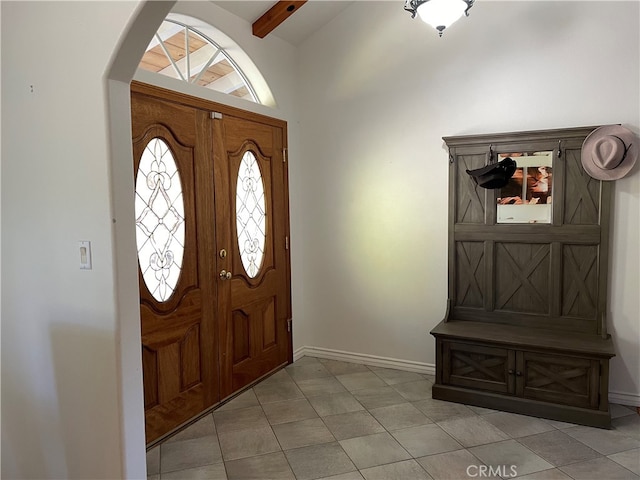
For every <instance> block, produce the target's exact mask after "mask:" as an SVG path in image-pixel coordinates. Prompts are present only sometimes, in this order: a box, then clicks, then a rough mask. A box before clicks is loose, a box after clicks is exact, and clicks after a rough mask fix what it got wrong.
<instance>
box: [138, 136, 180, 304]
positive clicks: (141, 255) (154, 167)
mask: <svg viewBox="0 0 640 480" xmlns="http://www.w3.org/2000/svg"><path fill="white" fill-rule="evenodd" d="M135 197H136V198H135V214H136V243H137V247H138V262H139V264H140V271H141V272H142V278H143V279H144V283H145V285H146V286H147V288H148V289H149V292H150V293H151V295H152V296H153V298H155V299H156V300H158V301H160V302H164V301H166V300H168V299H169V298H170V297H171V295H172V294H173V292H174V290H175V288H176V285H177V284H178V279H179V278H180V272H181V270H182V259H183V256H184V243H185V242H184V239H185V213H184V200H183V195H182V184H181V181H180V173H179V172H178V166H177V165H176V162H175V160H174V158H173V155H172V153H171V149H170V148H169V146H168V145H167V144H166V142H164V141H163V140H162V139H161V138H158V137H156V138H153V139H152V140H151V141H150V142H149V143H148V144H147V146H146V147H145V149H144V152H143V153H142V158H141V160H140V165H139V167H138V172H137V175H136V191H135Z"/></svg>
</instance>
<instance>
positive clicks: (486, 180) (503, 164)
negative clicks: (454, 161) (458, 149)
mask: <svg viewBox="0 0 640 480" xmlns="http://www.w3.org/2000/svg"><path fill="white" fill-rule="evenodd" d="M516 168H517V165H516V162H515V161H514V160H513V159H511V158H509V157H507V158H505V159H504V160H501V161H500V162H498V163H490V164H489V165H486V166H484V167H481V168H476V169H475V170H467V173H468V174H469V175H470V176H471V178H473V180H474V181H475V182H476V183H477V184H478V185H479V186H480V187H482V188H487V189H491V190H494V189H496V188H502V187H504V186H506V185H507V184H508V183H509V179H510V178H511V177H512V176H513V174H514V173H515V172H516Z"/></svg>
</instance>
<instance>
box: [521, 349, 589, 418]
mask: <svg viewBox="0 0 640 480" xmlns="http://www.w3.org/2000/svg"><path fill="white" fill-rule="evenodd" d="M517 363H518V366H517V368H518V369H520V370H519V371H521V373H522V375H521V376H519V377H518V385H517V390H518V394H519V395H521V396H523V397H525V398H532V399H535V400H542V401H547V402H553V403H562V404H565V405H574V406H576V407H584V408H598V390H599V387H600V385H599V382H600V363H599V362H598V361H597V360H592V359H589V358H580V357H568V356H561V355H548V354H542V353H531V352H518V362H517Z"/></svg>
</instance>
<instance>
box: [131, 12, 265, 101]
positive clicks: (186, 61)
mask: <svg viewBox="0 0 640 480" xmlns="http://www.w3.org/2000/svg"><path fill="white" fill-rule="evenodd" d="M139 67H140V68H142V69H144V70H148V71H151V72H155V73H160V74H162V75H167V76H169V77H173V78H177V79H180V80H183V81H185V82H189V83H193V84H196V85H200V86H202V87H205V88H210V89H212V90H216V91H218V92H223V93H227V94H229V95H234V96H236V97H240V98H244V99H246V100H250V101H252V102H257V103H259V100H258V96H257V95H256V92H255V90H254V89H253V87H252V86H251V84H250V83H249V80H248V79H247V77H246V75H245V74H244V73H243V72H242V70H240V67H238V65H237V63H236V62H234V61H233V59H232V58H231V57H230V56H229V54H228V53H227V52H225V50H224V49H223V48H222V47H220V46H219V45H218V44H217V43H215V42H214V41H213V40H211V39H210V38H208V37H207V36H206V35H204V34H203V33H201V32H199V31H197V30H195V29H194V28H192V27H190V26H188V25H184V24H182V23H180V22H176V21H175V20H168V19H167V20H165V21H164V22H162V25H160V28H159V29H158V31H157V32H156V34H155V36H154V37H153V39H152V40H151V43H149V46H148V47H147V51H146V52H145V54H144V56H143V57H142V60H141V61H140V64H139Z"/></svg>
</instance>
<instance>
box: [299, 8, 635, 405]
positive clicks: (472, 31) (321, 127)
mask: <svg viewBox="0 0 640 480" xmlns="http://www.w3.org/2000/svg"><path fill="white" fill-rule="evenodd" d="M639 8H640V4H638V3H637V2H626V3H617V2H582V3H580V5H579V7H577V6H576V4H575V3H574V2H488V1H482V2H477V3H476V5H475V6H474V7H473V9H472V10H471V11H470V17H469V18H463V19H461V20H459V21H458V22H457V23H456V24H454V25H453V26H452V27H451V28H450V29H448V30H447V31H446V32H445V33H444V37H443V38H438V36H437V34H436V32H435V31H434V30H432V29H431V28H430V27H428V26H427V25H425V24H423V23H422V22H420V21H419V20H412V19H411V18H410V16H409V15H408V14H406V13H405V12H403V11H402V6H401V5H399V4H398V2H371V3H369V4H368V5H366V4H365V2H356V3H355V4H354V5H353V6H352V7H350V8H348V9H347V10H345V11H343V12H342V13H341V15H340V16H339V17H338V18H336V19H335V20H334V21H333V22H332V23H331V24H329V25H328V26H327V27H325V28H324V29H322V30H321V31H320V32H318V33H317V34H315V35H314V36H313V37H311V38H310V39H309V40H307V41H306V42H305V43H304V44H303V45H302V46H301V47H300V52H299V53H300V62H299V66H298V68H299V70H298V78H299V83H298V85H299V90H298V94H299V97H300V102H299V103H300V105H299V106H300V132H301V135H302V136H301V150H302V151H303V152H304V157H303V160H301V161H304V162H305V165H304V178H303V180H302V181H303V182H304V184H305V189H304V191H305V195H304V197H302V199H301V201H302V202H303V204H302V207H301V208H302V210H303V211H304V212H305V218H306V219H307V222H306V223H305V228H304V233H305V236H304V238H303V241H304V243H305V247H306V252H305V259H304V261H305V268H304V271H303V283H304V286H305V287H304V288H305V301H304V310H303V315H302V317H303V319H304V322H305V323H307V324H308V326H307V328H308V329H309V338H310V339H311V342H313V343H312V344H311V345H313V346H315V347H320V348H328V349H334V350H342V351H347V352H356V353H362V354H369V355H377V356H383V357H390V358H397V359H404V360H410V361H415V362H423V363H427V364H433V363H434V359H435V356H434V340H433V338H432V337H431V336H430V335H429V333H428V332H429V330H430V329H431V328H432V327H433V326H434V325H436V324H437V323H438V322H439V321H440V320H441V319H442V318H443V316H444V313H445V302H446V298H447V288H446V282H447V255H446V251H447V245H446V238H447V198H448V191H447V174H448V173H447V169H448V164H447V152H446V150H445V148H444V145H443V142H442V140H441V138H442V137H443V136H449V135H463V134H474V133H489V132H508V131H518V130H534V129H548V128H562V127H574V126H584V125H601V124H608V123H623V124H625V125H626V126H627V127H629V128H631V129H632V130H634V131H635V132H636V133H638V131H639V129H640V110H639V107H640V97H639V89H638V85H639V84H640V75H639V69H640V67H639V57H640V55H639V48H640V42H639V40H640V39H639V33H638V32H639V18H640V16H639V13H640V11H639ZM638 170H639V168H638V167H636V168H635V169H634V172H633V174H632V175H631V176H630V177H627V178H625V179H623V180H620V181H618V182H616V186H615V187H616V188H615V189H616V193H615V209H616V210H615V220H614V225H613V232H612V235H613V248H612V261H611V272H612V274H611V279H610V289H611V292H612V294H611V296H610V311H611V315H610V328H611V331H612V334H613V335H614V342H615V344H616V347H617V349H618V356H617V357H616V358H615V359H614V360H613V362H612V379H611V390H612V391H615V392H617V393H619V394H629V395H631V397H627V399H629V398H631V399H632V400H634V401H636V402H637V401H639V400H640V397H638V396H639V395H640V373H639V371H638V370H639V363H640V362H639V359H638V345H639V343H640V341H639V337H640V333H639V326H638V324H639V321H638V318H639V317H638V315H639V313H638V312H639V311H640V308H639V307H640V304H639V298H638V297H639V296H638V291H640V284H639V281H638V267H639V265H640V258H639V256H638V239H639V238H638V230H639V223H640V212H639V203H640V202H639V201H638V200H639V197H640V187H639V185H640V182H639V179H640V174H639V173H638ZM297 315H300V312H298V313H297ZM633 396H635V397H633ZM639 404H640V403H639Z"/></svg>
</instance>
